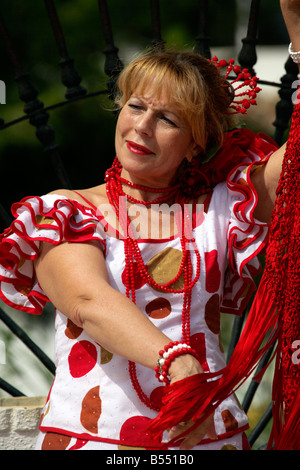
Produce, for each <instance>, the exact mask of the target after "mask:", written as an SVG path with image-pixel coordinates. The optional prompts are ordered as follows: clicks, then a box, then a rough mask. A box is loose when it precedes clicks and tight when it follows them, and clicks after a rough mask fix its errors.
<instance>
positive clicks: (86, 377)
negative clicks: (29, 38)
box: [0, 2, 300, 450]
mask: <svg viewBox="0 0 300 470" xmlns="http://www.w3.org/2000/svg"><path fill="white" fill-rule="evenodd" d="M288 3H289V2H284V4H288ZM286 8H287V7H286ZM287 16H288V17H289V16H291V18H292V20H291V22H292V21H294V20H293V16H292V15H291V13H290V10H289V9H288V14H287ZM297 24H298V23H297ZM299 24H300V23H299ZM293 31H294V26H293V27H292V31H291V32H293ZM297 37H298V36H297ZM299 37H300V36H299ZM294 39H295V42H293V44H294V46H295V47H297V48H298V49H300V43H299V40H298V39H297V38H296V36H295V38H294V37H293V38H292V40H293V41H294ZM298 49H297V50H298ZM216 65H220V64H219V63H217V62H216ZM216 65H215V64H213V63H211V62H209V61H207V60H206V59H203V58H201V57H200V56H198V55H196V54H190V53H183V54H178V53H169V52H167V53H161V54H154V55H153V56H148V57H145V58H142V59H139V60H136V61H135V62H133V63H132V64H130V65H129V66H128V67H127V68H126V69H125V70H124V71H123V73H122V74H121V77H120V80H119V89H120V94H119V97H118V104H119V105H120V109H121V110H120V114H119V117H118V123H117V128H116V139H115V146H116V155H117V159H116V160H115V162H114V164H113V166H112V168H111V169H110V170H108V171H107V173H106V183H105V184H104V185H102V184H101V185H100V186H97V187H95V188H90V189H87V190H80V191H68V190H59V191H54V192H53V193H51V194H48V195H46V196H43V197H30V198H25V199H23V200H22V201H21V202H20V203H18V204H16V205H14V208H13V211H14V214H15V215H16V221H15V222H14V223H13V224H12V226H11V227H10V228H9V229H8V230H7V231H6V232H5V233H4V235H3V237H2V244H1V271H0V279H1V290H0V292H1V298H2V299H3V300H4V301H5V302H7V303H8V304H9V305H12V306H14V307H16V308H19V309H21V310H24V311H28V312H30V313H40V312H41V310H42V307H43V306H44V304H45V302H47V301H48V300H50V301H51V302H52V303H53V304H54V305H55V307H56V320H55V322H56V366H57V368H56V376H55V380H54V383H53V386H52V387H51V391H50V394H49V397H48V400H47V403H46V405H45V408H44V412H43V415H42V419H41V425H40V429H41V434H40V437H39V440H38V443H37V449H117V448H119V449H125V448H126V449H129V448H135V449H137V448H142V449H160V448H162V447H163V446H166V447H168V444H166V443H167V442H168V441H172V442H175V441H176V438H177V437H178V436H179V435H181V434H182V433H185V435H184V436H183V437H182V439H181V440H180V441H179V444H178V443H176V446H178V445H179V448H180V449H181V450H188V449H192V448H194V449H228V448H236V449H243V448H247V447H245V446H247V442H246V439H245V436H244V431H245V430H246V429H247V427H248V424H247V417H246V415H245V414H244V412H243V411H242V410H241V409H240V407H239V405H238V403H237V401H236V399H235V397H234V396H233V395H229V396H228V397H226V399H225V400H224V401H223V402H222V403H221V405H220V406H219V407H218V408H217V409H215V410H214V411H213V413H211V415H210V416H208V417H206V419H205V420H204V421H203V422H201V424H200V425H199V426H196V427H195V426H194V425H193V420H192V419H191V417H190V416H188V418H187V419H186V420H181V419H179V420H178V422H176V423H175V425H174V426H172V427H171V429H169V431H167V428H168V427H167V426H166V427H165V428H164V431H165V432H164V433H163V435H159V437H153V436H152V434H149V432H148V427H149V424H150V422H151V419H153V418H155V417H156V416H157V413H158V411H159V410H160V409H161V397H162V393H163V390H164V384H162V383H161V382H166V383H167V384H169V383H170V384H171V385H172V384H176V383H179V384H181V381H183V382H184V380H185V379H188V378H190V377H194V376H199V375H200V376H205V374H209V373H216V372H217V371H219V370H220V369H222V368H223V367H224V366H225V361H224V355H223V351H222V346H221V344H220V342H219V333H220V327H219V322H220V310H221V311H222V312H224V311H227V312H234V313H240V312H241V311H242V310H243V308H244V306H245V304H246V303H247V302H248V300H249V296H250V295H251V293H252V292H253V288H254V283H253V281H252V277H253V275H255V274H257V273H258V272H259V264H258V263H257V260H256V255H257V254H258V253H259V252H260V251H262V250H263V249H264V248H265V245H266V241H267V234H268V223H269V222H270V218H271V212H272V208H273V204H274V200H275V192H276V186H277V183H278V179H279V176H280V172H281V162H282V158H283V155H284V147H283V148H281V149H278V150H276V146H275V145H274V143H273V142H272V141H270V139H267V138H266V137H265V136H255V135H254V134H252V133H251V132H250V131H245V132H244V131H239V130H234V131H231V130H230V129H231V126H232V125H233V120H232V116H233V115H232V114H230V113H228V111H232V108H230V106H233V105H232V102H231V101H232V90H231V88H230V86H229V85H228V83H227V82H226V81H224V79H223V78H222V76H221V74H220V72H219V70H218V67H216ZM231 65H232V64H231ZM253 88H256V87H255V84H254V85H253V87H252V89H253ZM257 91H258V90H257ZM235 109H236V108H235ZM216 145H218V146H219V147H218V148H217V149H216ZM229 148H230V151H229ZM271 155H272V156H271ZM226 177H227V182H226V181H225V180H226ZM199 208H201V210H199ZM154 220H156V223H154V222H153V221H154ZM157 223H159V230H157ZM226 241H227V243H228V247H227V244H226ZM177 343H178V344H177ZM169 344H170V347H168V345H169ZM174 346H175V347H174ZM163 356H164V357H163ZM158 358H159V360H160V362H159V363H158V362H157V361H158ZM154 370H155V371H156V376H157V378H158V380H157V378H156V377H155V373H154ZM168 387H169V385H167V386H166V387H165V389H168ZM173 440H174V441H173ZM170 446H171V447H170V448H178V447H176V446H175V447H173V445H172V444H170Z"/></svg>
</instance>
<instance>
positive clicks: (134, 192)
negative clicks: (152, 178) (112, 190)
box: [120, 169, 178, 202]
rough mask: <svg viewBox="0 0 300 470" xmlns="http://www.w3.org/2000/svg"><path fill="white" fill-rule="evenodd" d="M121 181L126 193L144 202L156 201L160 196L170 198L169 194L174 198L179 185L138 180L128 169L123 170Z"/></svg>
mask: <svg viewBox="0 0 300 470" xmlns="http://www.w3.org/2000/svg"><path fill="white" fill-rule="evenodd" d="M120 181H121V183H122V187H123V191H124V192H125V194H126V195H128V196H131V197H133V198H135V199H137V200H140V201H144V202H151V201H155V200H157V199H158V198H164V199H168V195H170V198H172V196H173V193H174V191H175V190H176V189H177V187H178V185H168V184H166V185H164V184H162V185H161V186H158V185H148V184H147V182H144V181H137V180H136V179H135V178H133V177H132V176H131V175H130V174H129V173H128V172H127V171H126V170H123V169H122V171H121V174H120Z"/></svg>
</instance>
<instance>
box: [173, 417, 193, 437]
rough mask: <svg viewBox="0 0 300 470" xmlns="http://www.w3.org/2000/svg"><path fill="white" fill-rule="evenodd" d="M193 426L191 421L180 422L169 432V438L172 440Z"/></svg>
mask: <svg viewBox="0 0 300 470" xmlns="http://www.w3.org/2000/svg"><path fill="white" fill-rule="evenodd" d="M192 425H193V421H182V422H180V423H178V424H176V425H175V426H173V427H172V428H171V429H170V430H169V438H170V439H174V438H175V437H177V436H179V435H180V434H182V433H183V432H185V431H187V430H188V429H189V428H190V427H191V426H192Z"/></svg>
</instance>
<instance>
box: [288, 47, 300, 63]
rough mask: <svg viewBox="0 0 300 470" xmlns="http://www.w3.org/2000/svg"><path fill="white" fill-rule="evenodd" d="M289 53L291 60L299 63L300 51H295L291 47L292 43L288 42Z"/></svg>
mask: <svg viewBox="0 0 300 470" xmlns="http://www.w3.org/2000/svg"><path fill="white" fill-rule="evenodd" d="M289 54H290V57H291V59H292V61H293V62H295V64H300V52H295V51H294V49H293V44H292V43H290V45H289Z"/></svg>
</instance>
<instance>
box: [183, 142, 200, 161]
mask: <svg viewBox="0 0 300 470" xmlns="http://www.w3.org/2000/svg"><path fill="white" fill-rule="evenodd" d="M200 151H201V148H200V145H198V144H196V142H193V143H192V144H191V146H190V149H189V152H188V154H187V155H186V159H187V161H188V162H191V161H192V160H193V158H194V157H196V155H199V153H200Z"/></svg>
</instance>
